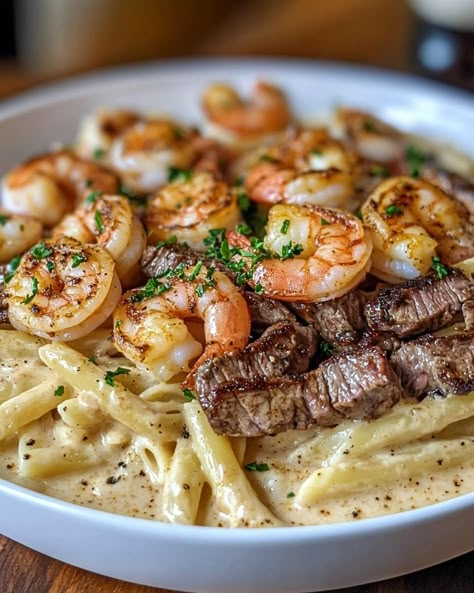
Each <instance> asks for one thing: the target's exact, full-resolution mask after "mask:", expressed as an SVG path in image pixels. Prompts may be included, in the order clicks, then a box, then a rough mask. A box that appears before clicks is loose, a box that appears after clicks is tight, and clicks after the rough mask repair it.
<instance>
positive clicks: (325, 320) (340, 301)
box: [288, 290, 366, 350]
mask: <svg viewBox="0 0 474 593" xmlns="http://www.w3.org/2000/svg"><path fill="white" fill-rule="evenodd" d="M365 301H366V298H365V295H364V294H363V293H362V292H360V291H359V290H352V291H350V292H348V293H347V294H345V295H343V296H341V297H339V298H337V299H332V300H330V301H325V302H323V303H288V306H289V307H290V309H291V310H292V311H294V312H295V313H296V314H297V315H298V316H299V317H300V318H301V319H303V320H304V321H305V322H306V323H308V324H310V325H313V326H314V327H315V328H316V329H317V330H318V332H319V333H320V334H321V337H322V338H323V339H324V340H325V341H326V342H328V343H329V344H330V345H331V346H333V347H334V348H335V349H336V350H344V348H347V347H348V346H352V345H354V344H356V343H357V342H358V341H359V334H360V330H362V329H364V328H365V327H366V321H365V317H364V305H365Z"/></svg>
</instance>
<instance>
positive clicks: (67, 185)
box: [2, 150, 118, 226]
mask: <svg viewBox="0 0 474 593" xmlns="http://www.w3.org/2000/svg"><path fill="white" fill-rule="evenodd" d="M117 187H118V179H117V177H116V175H114V174H113V173H112V172H111V171H109V170H108V169H105V168H104V167H101V166H100V165H97V164H95V163H92V162H90V161H86V160H84V159H81V158H79V157H77V156H75V155H73V154H72V153H70V152H68V151H65V150H63V151H59V152H53V153H49V154H45V155H42V156H38V157H35V158H33V159H31V160H29V161H27V162H25V163H23V164H22V165H18V166H17V167H15V168H14V169H12V170H11V171H10V172H9V173H7V175H6V176H5V177H4V179H3V182H2V203H3V206H4V207H5V209H6V210H8V211H9V212H13V213H16V214H23V215H26V216H32V217H34V218H37V219H38V220H40V221H41V222H42V223H43V224H45V225H46V226H53V225H55V224H57V223H58V222H59V221H60V220H61V218H62V217H63V216H64V214H66V212H68V211H70V210H73V209H74V207H75V206H76V205H77V204H78V203H79V202H80V201H81V200H82V199H83V198H84V197H85V195H86V194H90V193H91V192H92V191H94V190H100V191H101V192H104V193H115V191H116V190H117Z"/></svg>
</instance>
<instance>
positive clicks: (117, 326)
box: [114, 319, 123, 329]
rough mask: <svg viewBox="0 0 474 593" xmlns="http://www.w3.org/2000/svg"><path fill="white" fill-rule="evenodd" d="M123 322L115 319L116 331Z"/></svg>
mask: <svg viewBox="0 0 474 593" xmlns="http://www.w3.org/2000/svg"><path fill="white" fill-rule="evenodd" d="M122 323H123V321H122V320H121V319H117V321H116V322H115V325H114V327H115V329H118V328H119V327H120V326H121V325H122Z"/></svg>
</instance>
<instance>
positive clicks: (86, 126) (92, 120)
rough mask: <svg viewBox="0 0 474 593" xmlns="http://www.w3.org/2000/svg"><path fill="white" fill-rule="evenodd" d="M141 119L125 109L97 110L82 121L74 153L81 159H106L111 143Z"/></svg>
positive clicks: (136, 114)
mask: <svg viewBox="0 0 474 593" xmlns="http://www.w3.org/2000/svg"><path fill="white" fill-rule="evenodd" d="M142 119H143V117H142V116H141V115H140V114H138V113H136V112H135V111H129V110H127V109H99V110H98V111H97V112H96V113H92V114H90V115H87V116H86V117H85V118H84V119H83V120H82V122H81V126H80V128H79V135H78V138H77V143H76V152H77V153H78V154H79V155H80V156H81V157H83V158H88V159H90V158H95V157H97V156H100V157H101V158H106V157H107V154H108V152H109V151H110V148H111V146H112V142H113V141H114V140H115V139H116V138H117V137H118V136H120V135H121V134H123V133H124V132H125V131H126V130H127V129H128V128H130V127H131V126H133V125H134V124H136V123H137V122H139V121H141V120H142Z"/></svg>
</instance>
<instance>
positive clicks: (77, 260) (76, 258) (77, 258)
mask: <svg viewBox="0 0 474 593" xmlns="http://www.w3.org/2000/svg"><path fill="white" fill-rule="evenodd" d="M85 261H87V255H84V253H75V254H74V255H73V256H72V267H73V268H77V266H80V265H81V264H82V263H84V262H85Z"/></svg>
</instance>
